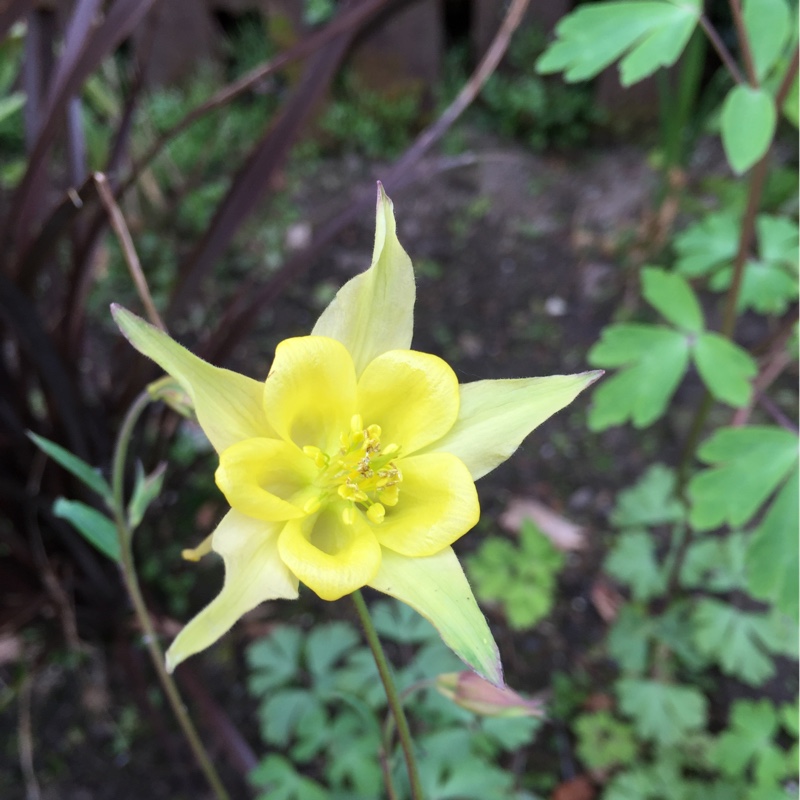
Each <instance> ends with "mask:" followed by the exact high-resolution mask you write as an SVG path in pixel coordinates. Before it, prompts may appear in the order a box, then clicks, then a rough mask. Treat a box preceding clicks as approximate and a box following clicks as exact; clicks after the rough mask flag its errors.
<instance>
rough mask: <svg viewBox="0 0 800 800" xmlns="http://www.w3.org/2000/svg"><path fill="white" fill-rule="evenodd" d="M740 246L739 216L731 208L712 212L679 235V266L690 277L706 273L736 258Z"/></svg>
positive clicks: (677, 243) (676, 266)
mask: <svg viewBox="0 0 800 800" xmlns="http://www.w3.org/2000/svg"><path fill="white" fill-rule="evenodd" d="M738 246H739V217H738V216H737V215H734V214H733V213H732V212H730V211H721V212H718V213H716V214H709V215H708V216H706V217H703V218H702V219H700V220H699V221H698V222H695V223H694V224H693V225H690V226H689V227H688V228H686V230H684V231H682V232H681V233H679V234H678V235H677V236H676V237H675V249H676V251H677V252H678V255H679V258H678V260H677V262H676V264H675V269H676V270H677V271H678V272H680V273H681V274H683V275H686V276H688V277H690V278H692V277H699V276H701V275H706V274H707V273H708V272H710V271H711V270H713V269H714V268H715V267H719V266H720V265H722V264H726V263H728V262H730V261H732V260H733V257H734V256H735V255H736V250H737V249H738Z"/></svg>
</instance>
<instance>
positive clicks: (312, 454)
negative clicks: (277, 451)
mask: <svg viewBox="0 0 800 800" xmlns="http://www.w3.org/2000/svg"><path fill="white" fill-rule="evenodd" d="M303 452H304V453H305V454H306V455H307V456H308V457H309V458H310V459H311V460H312V461H313V462H314V464H316V466H318V467H319V468H320V469H322V468H323V467H327V466H328V462H329V461H330V458H328V456H327V455H325V453H323V452H322V450H320V449H319V447H314V445H311V444H307V445H306V446H305V447H304V448H303Z"/></svg>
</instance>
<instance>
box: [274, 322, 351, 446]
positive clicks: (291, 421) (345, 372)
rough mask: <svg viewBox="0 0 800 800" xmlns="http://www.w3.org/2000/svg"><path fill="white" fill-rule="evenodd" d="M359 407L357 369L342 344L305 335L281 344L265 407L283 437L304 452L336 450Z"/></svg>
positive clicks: (320, 337)
mask: <svg viewBox="0 0 800 800" xmlns="http://www.w3.org/2000/svg"><path fill="white" fill-rule="evenodd" d="M355 407H356V373H355V368H354V367H353V360H352V358H350V354H349V353H348V352H347V349H346V348H345V346H344V345H343V344H341V342H337V341H335V340H334V339H328V338H326V337H324V336H301V337H298V338H295V339H285V340H284V341H282V342H281V343H280V344H279V345H278V347H277V349H276V350H275V361H274V362H273V364H272V369H271V370H270V373H269V376H268V377H267V382H266V384H265V386H264V408H265V411H266V415H267V419H268V420H269V423H270V424H271V425H272V427H273V428H274V429H275V430H276V431H277V433H278V435H279V436H280V437H281V438H283V439H285V440H286V441H291V442H294V443H295V444H296V445H297V446H298V447H300V448H303V447H306V446H313V447H319V448H321V449H322V450H323V451H324V452H327V453H330V452H332V451H335V450H338V449H339V446H340V445H339V437H340V436H341V435H342V434H343V433H347V432H348V431H349V430H350V420H351V419H352V416H353V412H354V409H355Z"/></svg>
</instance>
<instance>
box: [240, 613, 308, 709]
mask: <svg viewBox="0 0 800 800" xmlns="http://www.w3.org/2000/svg"><path fill="white" fill-rule="evenodd" d="M302 646H303V633H302V631H300V630H299V629H297V628H292V627H289V626H288V625H279V626H278V627H276V628H275V629H274V630H273V631H272V632H271V633H270V635H269V636H265V637H264V638H262V639H259V640H258V641H256V642H254V643H253V644H251V645H250V647H248V648H247V663H248V666H249V667H250V670H251V673H252V674H251V677H250V680H249V683H248V686H249V689H250V692H251V694H253V695H255V696H256V697H259V696H261V695H268V694H269V693H270V692H271V691H272V690H273V689H275V688H276V687H278V686H285V685H286V684H287V683H289V682H290V681H291V680H292V678H294V677H295V675H297V673H298V672H299V670H300V653H301V650H302Z"/></svg>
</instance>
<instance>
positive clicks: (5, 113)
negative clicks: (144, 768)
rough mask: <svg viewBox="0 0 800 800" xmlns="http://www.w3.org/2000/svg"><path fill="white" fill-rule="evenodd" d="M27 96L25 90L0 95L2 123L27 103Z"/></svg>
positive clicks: (0, 119)
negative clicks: (3, 95)
mask: <svg viewBox="0 0 800 800" xmlns="http://www.w3.org/2000/svg"><path fill="white" fill-rule="evenodd" d="M26 98H27V96H26V94H25V92H12V93H11V94H9V95H6V96H5V97H0V123H2V122H4V121H5V120H6V119H8V117H10V116H12V115H13V114H16V113H17V111H19V110H20V109H21V108H22V107H23V106H24V105H25V100H26Z"/></svg>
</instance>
